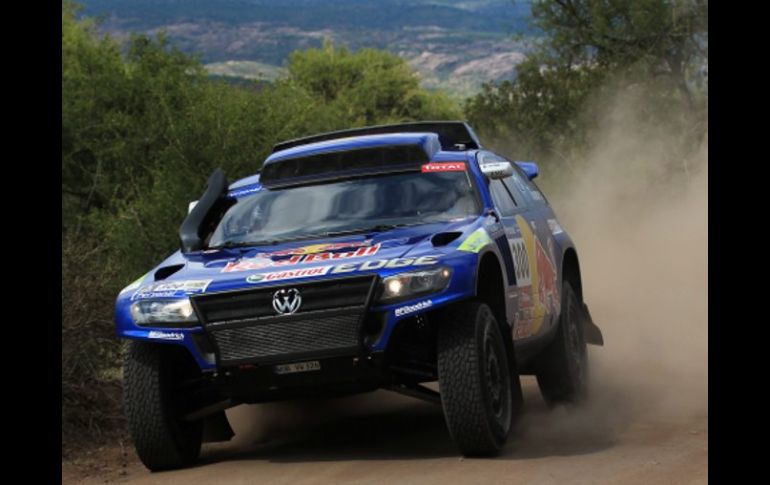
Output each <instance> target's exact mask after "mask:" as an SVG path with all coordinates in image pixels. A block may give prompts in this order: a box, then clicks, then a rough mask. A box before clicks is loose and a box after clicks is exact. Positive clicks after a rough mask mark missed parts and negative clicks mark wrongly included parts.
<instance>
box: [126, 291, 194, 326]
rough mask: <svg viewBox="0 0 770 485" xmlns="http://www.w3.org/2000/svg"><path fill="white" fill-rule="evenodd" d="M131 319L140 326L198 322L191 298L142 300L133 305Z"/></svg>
mask: <svg viewBox="0 0 770 485" xmlns="http://www.w3.org/2000/svg"><path fill="white" fill-rule="evenodd" d="M131 317H132V318H133V319H134V322H135V323H137V324H138V325H143V324H148V323H190V322H197V321H198V318H197V317H196V316H195V312H194V311H193V307H192V304H191V303H190V299H189V298H185V299H184V300H173V301H157V300H156V301H153V300H140V301H137V302H134V303H133V304H132V305H131Z"/></svg>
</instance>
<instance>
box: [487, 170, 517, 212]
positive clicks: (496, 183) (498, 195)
mask: <svg viewBox="0 0 770 485" xmlns="http://www.w3.org/2000/svg"><path fill="white" fill-rule="evenodd" d="M489 193H490V194H491V195H492V201H493V202H494V203H495V207H497V210H499V211H500V215H501V216H503V217H506V216H512V215H513V214H514V213H515V212H516V209H517V205H516V201H515V200H514V198H513V197H512V196H511V194H510V192H508V190H507V189H506V188H505V186H504V185H503V182H502V181H501V180H499V179H496V180H491V181H490V182H489Z"/></svg>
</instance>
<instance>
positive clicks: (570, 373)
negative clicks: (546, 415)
mask: <svg viewBox="0 0 770 485" xmlns="http://www.w3.org/2000/svg"><path fill="white" fill-rule="evenodd" d="M559 318H560V321H559V328H558V329H557V332H556V337H555V338H554V340H553V342H551V343H550V344H549V345H548V347H546V349H545V350H544V351H543V354H542V355H541V356H540V357H539V365H538V368H537V373H536V375H537V384H538V386H539V387H540V392H541V394H542V395H543V398H544V399H545V400H546V402H547V403H548V404H550V405H555V404H569V403H575V402H579V401H581V400H583V399H584V398H585V397H586V394H587V386H588V350H587V346H586V341H585V337H584V336H583V327H582V325H581V313H580V303H579V302H578V299H577V295H575V292H574V291H573V290H572V287H571V286H570V284H569V283H568V282H566V281H565V282H564V286H563V289H562V305H561V315H560V317H559Z"/></svg>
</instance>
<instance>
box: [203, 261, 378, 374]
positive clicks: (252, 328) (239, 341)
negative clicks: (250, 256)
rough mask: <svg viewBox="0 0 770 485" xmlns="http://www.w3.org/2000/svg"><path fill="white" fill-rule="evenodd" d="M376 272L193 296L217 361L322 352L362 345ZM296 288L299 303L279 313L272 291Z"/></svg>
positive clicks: (275, 359) (277, 358)
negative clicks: (292, 309) (363, 324)
mask: <svg viewBox="0 0 770 485" xmlns="http://www.w3.org/2000/svg"><path fill="white" fill-rule="evenodd" d="M374 281H375V277H373V276H366V277H353V278H340V279H335V280H325V281H321V282H310V283H296V284H286V283H283V284H280V285H273V286H260V287H257V288H254V289H248V290H242V291H234V292H222V293H210V294H203V295H198V296H195V297H193V298H192V300H193V303H194V305H195V308H196V311H197V313H198V316H199V317H200V319H201V322H202V323H203V327H204V329H205V330H206V332H207V333H208V334H209V336H210V337H211V339H212V341H213V342H214V344H215V346H216V355H217V360H218V362H219V364H224V365H233V364H240V363H266V362H278V361H288V360H295V359H303V358H306V357H307V358H309V357H324V356H332V355H342V354H345V353H352V352H355V351H356V350H357V349H358V348H360V342H361V322H362V319H363V316H364V314H365V312H366V308H367V306H368V303H369V298H370V296H371V293H372V288H373V285H374ZM289 288H296V289H297V290H299V292H300V294H301V295H302V305H301V306H300V308H299V309H298V310H297V312H296V313H294V314H291V315H278V314H277V312H276V311H275V310H274V309H273V305H272V300H273V294H274V293H275V292H276V291H278V290H281V289H289Z"/></svg>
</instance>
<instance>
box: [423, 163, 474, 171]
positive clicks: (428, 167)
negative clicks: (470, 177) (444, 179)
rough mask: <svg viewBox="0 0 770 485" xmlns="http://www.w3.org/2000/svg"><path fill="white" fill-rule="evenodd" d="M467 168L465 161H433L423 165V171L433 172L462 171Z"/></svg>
mask: <svg viewBox="0 0 770 485" xmlns="http://www.w3.org/2000/svg"><path fill="white" fill-rule="evenodd" d="M464 170H465V162H433V163H426V164H425V165H423V166H422V172H423V173H431V172H462V171H464Z"/></svg>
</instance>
